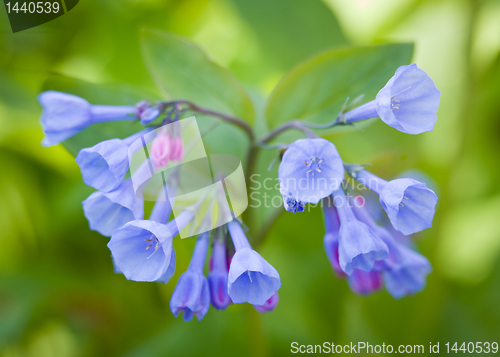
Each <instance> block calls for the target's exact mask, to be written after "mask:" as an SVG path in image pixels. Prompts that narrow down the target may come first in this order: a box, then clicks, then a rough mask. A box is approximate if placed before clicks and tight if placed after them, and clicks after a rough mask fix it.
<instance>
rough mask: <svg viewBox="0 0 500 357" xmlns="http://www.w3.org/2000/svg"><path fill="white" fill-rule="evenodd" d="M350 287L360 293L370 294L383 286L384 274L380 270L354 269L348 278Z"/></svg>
mask: <svg viewBox="0 0 500 357" xmlns="http://www.w3.org/2000/svg"><path fill="white" fill-rule="evenodd" d="M347 282H348V283H349V287H350V288H351V290H352V291H354V292H355V293H356V294H358V295H369V294H371V293H373V292H375V291H377V290H380V288H381V287H382V274H381V273H380V272H378V271H374V270H372V271H368V272H367V271H362V270H359V269H354V271H353V272H352V274H351V276H349V277H348V278H347Z"/></svg>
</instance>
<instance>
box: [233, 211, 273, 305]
mask: <svg viewBox="0 0 500 357" xmlns="http://www.w3.org/2000/svg"><path fill="white" fill-rule="evenodd" d="M227 227H228V229H229V234H230V235H231V238H232V240H233V243H234V247H235V249H236V253H235V254H234V256H233V259H232V260H231V266H230V267H229V281H228V291H229V296H230V297H231V300H232V301H233V302H234V303H235V304H240V303H243V302H248V303H250V304H254V305H264V304H265V303H266V301H267V300H268V299H269V298H271V296H273V295H274V293H275V292H276V291H278V290H279V288H280V287H281V281H280V276H279V274H278V272H277V271H276V269H274V268H273V267H272V266H271V264H269V263H268V262H267V261H266V260H265V259H264V258H262V256H261V255H260V254H259V253H257V252H256V251H254V250H252V247H251V246H250V244H249V243H248V240H247V238H246V236H245V233H244V232H243V229H242V228H241V226H240V224H239V223H238V222H237V221H231V222H229V223H228V224H227Z"/></svg>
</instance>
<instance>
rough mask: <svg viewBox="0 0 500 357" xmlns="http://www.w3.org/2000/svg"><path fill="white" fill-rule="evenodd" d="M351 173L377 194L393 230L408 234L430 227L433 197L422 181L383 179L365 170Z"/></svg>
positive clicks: (434, 204) (433, 208)
mask: <svg viewBox="0 0 500 357" xmlns="http://www.w3.org/2000/svg"><path fill="white" fill-rule="evenodd" d="M353 176H354V178H355V179H356V180H358V181H359V182H361V183H362V184H364V185H365V186H366V187H368V188H369V189H370V190H372V191H373V192H375V193H376V194H378V195H379V199H380V203H381V205H382V207H383V208H384V210H385V212H386V213H387V216H388V217H389V220H390V221H391V223H392V225H393V227H394V229H396V230H397V231H399V232H401V233H403V234H405V235H409V234H413V233H416V232H420V231H422V230H424V229H426V228H430V227H432V220H433V218H434V213H435V206H436V203H437V196H436V194H435V193H434V191H432V190H431V189H429V188H428V187H427V186H426V185H425V183H422V182H418V181H416V180H413V179H409V178H406V179H395V180H392V181H389V182H387V181H385V180H383V179H381V178H379V177H377V176H375V175H373V174H371V173H369V172H368V171H366V170H360V171H356V172H354V173H353Z"/></svg>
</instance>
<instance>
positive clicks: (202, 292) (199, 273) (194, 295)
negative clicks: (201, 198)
mask: <svg viewBox="0 0 500 357" xmlns="http://www.w3.org/2000/svg"><path fill="white" fill-rule="evenodd" d="M208 241H209V235H208V233H203V234H201V235H200V236H199V237H198V239H197V241H196V246H195V248H194V252H193V257H192V259H191V262H190V263H189V268H188V270H187V271H186V272H185V273H184V274H182V275H181V277H180V278H179V281H178V282H177V286H176V287H175V290H174V293H173V294H172V299H171V300H170V309H171V310H172V313H173V314H174V316H175V317H177V316H178V315H179V313H180V312H181V311H183V312H184V314H183V318H184V320H185V321H189V320H191V319H192V318H193V315H196V317H197V318H198V320H201V319H203V317H204V316H205V314H206V313H207V311H208V308H209V307H210V292H209V286H208V281H207V279H206V278H205V276H204V275H203V266H204V265H205V258H206V255H207V249H208Z"/></svg>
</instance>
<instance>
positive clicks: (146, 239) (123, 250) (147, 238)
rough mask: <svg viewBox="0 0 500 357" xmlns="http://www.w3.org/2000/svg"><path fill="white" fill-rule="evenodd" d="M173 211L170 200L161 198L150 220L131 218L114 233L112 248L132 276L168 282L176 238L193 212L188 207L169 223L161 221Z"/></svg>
mask: <svg viewBox="0 0 500 357" xmlns="http://www.w3.org/2000/svg"><path fill="white" fill-rule="evenodd" d="M169 211H170V203H169V202H168V201H157V202H156V204H155V209H154V210H153V213H152V215H151V217H150V219H149V220H135V221H132V222H129V223H127V224H125V225H124V226H123V227H120V228H118V229H117V230H116V231H115V232H114V233H113V235H112V237H111V240H110V241H109V243H108V248H109V249H110V250H111V254H112V255H113V259H114V262H115V264H116V266H117V267H118V269H119V270H120V271H121V272H122V273H123V275H125V277H126V278H127V279H128V280H135V281H161V282H167V281H168V280H169V279H170V278H171V277H172V275H173V274H174V271H175V253H174V250H173V247H172V239H173V238H174V237H175V236H176V235H177V234H178V233H179V229H182V228H184V227H185V226H186V224H188V223H189V221H190V220H191V219H192V218H193V213H192V212H191V211H188V210H186V211H184V212H182V213H181V214H180V215H179V216H177V218H176V219H175V220H172V221H170V222H168V223H167V224H163V223H160V222H158V221H160V220H166V219H168V215H169ZM165 217H166V218H165Z"/></svg>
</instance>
